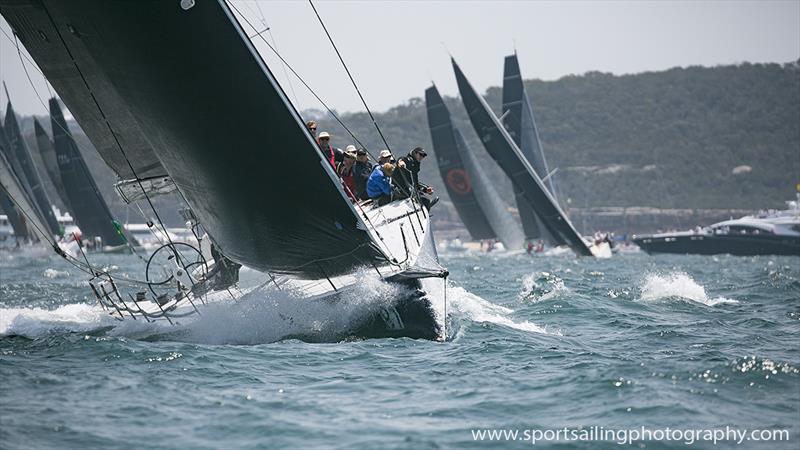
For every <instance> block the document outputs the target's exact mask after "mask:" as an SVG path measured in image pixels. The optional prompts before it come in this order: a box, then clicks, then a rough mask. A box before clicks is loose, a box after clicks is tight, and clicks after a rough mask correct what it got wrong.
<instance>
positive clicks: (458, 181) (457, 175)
mask: <svg viewBox="0 0 800 450" xmlns="http://www.w3.org/2000/svg"><path fill="white" fill-rule="evenodd" d="M447 185H448V186H450V189H452V190H453V191H454V192H455V193H456V194H461V195H464V194H468V193H469V192H470V191H472V181H471V180H470V179H469V175H468V174H467V172H466V171H465V170H464V169H450V170H449V171H447Z"/></svg>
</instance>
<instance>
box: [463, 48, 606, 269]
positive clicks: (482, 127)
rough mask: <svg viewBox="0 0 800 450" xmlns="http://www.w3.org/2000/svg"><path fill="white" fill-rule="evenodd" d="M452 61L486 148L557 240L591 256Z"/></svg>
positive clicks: (509, 138) (483, 102)
mask: <svg viewBox="0 0 800 450" xmlns="http://www.w3.org/2000/svg"><path fill="white" fill-rule="evenodd" d="M452 64H453V70H454V71H455V75H456V82H457V83H458V90H459V92H460V93H461V98H462V100H463V102H464V107H465V108H466V110H467V114H468V115H469V118H470V121H471V122H472V126H473V127H474V128H475V131H476V132H477V134H478V136H479V137H480V139H481V141H482V142H483V145H484V146H485V147H486V150H487V151H488V152H489V154H490V155H491V156H492V158H493V159H494V160H495V161H497V163H498V165H500V168H502V169H503V171H504V172H505V173H506V175H508V176H509V178H511V181H512V183H513V185H514V188H515V189H519V192H518V194H519V195H520V196H521V197H522V198H523V199H524V200H525V201H526V202H527V203H528V204H529V205H530V206H531V207H532V208H533V209H534V211H535V212H536V214H537V215H538V216H539V218H540V219H541V221H542V224H543V225H544V226H545V228H546V229H547V231H548V232H549V233H550V234H551V235H552V236H553V238H554V239H555V240H556V243H558V244H562V243H563V244H566V245H569V246H570V247H571V248H572V250H573V251H574V252H575V253H577V254H579V255H585V256H592V252H591V251H590V250H589V247H588V246H587V245H586V243H585V242H584V241H583V239H581V237H580V235H579V234H578V232H577V231H576V230H575V228H574V227H573V226H572V223H571V222H570V221H569V219H568V218H567V217H566V215H564V213H563V212H562V211H561V208H559V207H558V204H556V201H555V200H554V199H553V197H552V196H551V195H550V193H549V192H547V189H546V188H545V187H544V184H543V183H542V181H541V179H539V176H538V175H537V174H536V171H534V169H533V167H531V165H530V163H529V162H528V161H527V160H526V158H525V156H524V155H523V154H522V151H521V150H520V149H519V147H517V145H516V144H515V143H514V140H513V139H512V138H511V136H509V134H508V132H507V131H506V129H505V128H504V127H503V126H502V124H501V123H500V121H499V120H498V118H497V117H496V116H495V115H494V113H493V112H492V110H491V108H490V107H489V105H488V104H486V101H485V100H484V99H483V98H482V97H481V96H480V95H478V93H477V92H476V91H475V89H474V88H473V87H472V86H471V85H470V84H469V81H467V78H466V77H465V76H464V73H463V72H462V71H461V68H459V67H458V64H456V61H455V59H453V60H452Z"/></svg>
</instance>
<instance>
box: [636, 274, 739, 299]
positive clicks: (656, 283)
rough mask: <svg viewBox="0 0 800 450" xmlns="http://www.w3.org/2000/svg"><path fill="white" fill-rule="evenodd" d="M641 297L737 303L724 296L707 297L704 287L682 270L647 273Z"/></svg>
mask: <svg viewBox="0 0 800 450" xmlns="http://www.w3.org/2000/svg"><path fill="white" fill-rule="evenodd" d="M641 291H642V295H641V299H642V300H645V301H656V300H664V299H670V298H681V299H685V300H690V301H693V302H696V303H702V304H704V305H706V306H715V305H720V304H725V303H739V302H738V301H737V300H732V299H728V298H725V297H717V298H713V299H711V298H708V294H706V289H705V288H704V287H703V286H701V285H700V284H698V283H697V282H696V281H695V280H694V279H693V278H692V277H691V276H689V275H688V274H686V273H684V272H672V273H669V274H666V275H661V274H649V275H647V276H646V277H645V280H644V284H643V285H642V289H641Z"/></svg>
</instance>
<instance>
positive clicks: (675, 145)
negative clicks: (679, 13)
mask: <svg viewBox="0 0 800 450" xmlns="http://www.w3.org/2000/svg"><path fill="white" fill-rule="evenodd" d="M523 69H524V68H523ZM467 75H468V76H469V73H467ZM501 77H502V68H501V64H500V62H498V77H497V78H498V80H500V79H501ZM526 87H527V90H528V93H529V95H530V96H531V101H532V104H533V107H534V111H535V114H536V119H537V123H538V126H539V133H540V136H541V139H542V142H543V146H544V148H545V151H546V154H547V158H548V161H549V162H550V166H551V167H558V168H559V172H558V175H557V180H558V184H559V186H560V187H559V190H560V191H561V192H560V193H559V196H560V198H561V200H562V202H564V201H568V203H569V205H571V206H572V207H596V206H622V207H625V206H648V207H656V208H745V209H754V208H755V209H757V208H763V207H767V206H771V207H779V206H781V205H782V202H783V201H784V200H786V199H789V198H791V197H792V196H793V195H794V186H795V184H796V183H797V182H798V181H800V61H798V62H794V63H789V64H784V65H780V64H748V63H745V64H741V65H736V66H720V67H712V68H706V67H689V68H675V69H670V70H667V71H662V72H647V73H641V74H635V75H624V76H615V75H611V74H605V73H599V72H590V73H587V74H584V75H581V76H567V77H564V78H561V79H559V80H557V81H541V80H527V81H526ZM478 89H480V87H478ZM501 95H502V89H501V88H500V87H490V88H489V89H488V90H487V91H486V95H485V97H486V99H487V100H488V102H489V104H490V105H492V107H493V108H494V109H495V111H496V112H498V115H499V111H500V104H501ZM445 101H446V102H447V104H448V107H449V108H450V111H451V113H452V114H453V115H454V119H455V122H456V125H457V126H458V127H459V128H460V129H461V130H462V131H464V132H465V134H466V136H467V137H468V139H469V141H470V143H471V145H472V146H473V149H479V150H480V151H479V156H480V157H481V158H482V159H484V160H485V163H486V164H487V165H488V166H490V167H492V170H496V167H494V164H493V163H492V162H491V161H490V160H489V159H488V155H486V154H485V152H484V151H483V149H482V146H481V145H480V143H479V142H478V139H477V137H476V136H475V133H474V131H473V130H472V126H471V125H470V124H469V121H468V120H467V117H466V112H465V111H464V108H463V105H462V104H461V102H460V99H454V98H446V99H445ZM342 118H343V121H344V122H345V123H346V124H348V126H349V127H350V128H351V129H352V130H353V131H354V132H355V134H356V135H357V136H358V137H359V139H361V140H362V141H363V142H364V143H365V144H366V145H367V146H368V147H371V148H373V149H380V148H382V147H383V145H382V144H381V143H380V140H379V138H378V136H377V133H375V132H374V129H371V128H370V127H371V126H372V125H371V123H370V122H369V120H368V117H367V116H366V114H344V115H343V117H342ZM376 118H377V120H378V123H379V124H381V126H382V129H383V131H384V134H385V135H386V136H387V140H388V141H389V143H390V144H391V145H392V147H393V149H394V150H395V153H400V152H401V151H402V152H405V151H407V150H408V149H410V148H412V147H414V146H416V145H422V146H424V147H426V148H429V149H430V148H431V144H430V134H429V132H428V128H427V121H426V120H427V119H426V114H425V105H424V102H423V101H422V100H421V99H420V98H414V99H411V100H409V101H408V102H407V103H406V104H404V105H400V106H397V107H395V108H392V109H391V110H389V111H387V112H385V113H382V114H378V115H377V116H376ZM326 128H328V129H332V130H334V131H335V133H336V136H334V137H335V140H334V143H335V144H337V145H339V146H341V147H344V146H345V145H346V144H347V143H349V141H348V137H347V136H346V135H345V134H344V133H343V130H342V129H341V128H339V127H337V126H336V124H335V122H333V121H331V120H330V119H325V120H322V121H321V126H320V130H322V129H326ZM429 161H430V160H429ZM738 166H749V167H750V171H747V169H746V168H744V169H740V171H742V170H743V171H744V172H745V173H740V174H738V175H734V174H733V172H732V171H733V169H734V168H736V167H738ZM434 169H435V168H434V167H433V165H432V164H426V167H425V168H424V170H425V174H424V175H425V178H426V179H428V180H431V181H433V183H434V185H435V186H439V187H440V188H441V187H442V183H441V180H440V179H439V175H438V173H437V172H436V171H435V170H434ZM501 187H502V188H504V189H509V186H508V184H507V183H502V184H501ZM439 191H440V192H443V189H439ZM506 195H509V191H506Z"/></svg>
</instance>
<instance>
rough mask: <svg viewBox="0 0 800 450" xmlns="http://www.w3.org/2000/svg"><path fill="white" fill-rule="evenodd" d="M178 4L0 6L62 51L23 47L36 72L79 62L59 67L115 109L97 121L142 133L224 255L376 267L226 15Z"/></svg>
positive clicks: (101, 0) (303, 272) (280, 263)
mask: <svg viewBox="0 0 800 450" xmlns="http://www.w3.org/2000/svg"><path fill="white" fill-rule="evenodd" d="M186 6H188V8H187V9H184V8H182V7H181V6H180V4H179V3H178V2H165V1H161V0H136V1H133V0H131V1H115V2H108V1H105V0H77V1H71V2H61V1H55V0H53V1H50V0H45V1H42V2H38V1H37V2H34V1H28V2H21V1H19V0H0V12H1V13H2V14H3V15H4V16H5V17H6V18H7V19H8V20H9V22H11V23H12V25H14V26H15V27H17V28H18V30H17V31H18V32H19V33H20V34H21V35H23V36H25V37H24V38H23V43H24V44H25V45H26V47H27V46H28V44H29V43H30V44H31V45H33V46H34V47H41V46H42V44H41V41H42V38H41V37H40V32H41V33H44V34H45V35H46V36H47V38H48V39H49V40H50V41H53V42H58V41H60V42H61V43H62V47H63V46H66V49H64V48H62V49H61V50H59V51H53V52H45V51H40V50H37V48H34V49H29V51H30V53H31V54H32V55H33V56H34V59H36V60H37V63H38V64H39V65H40V66H42V67H52V66H54V65H55V66H56V67H58V66H59V65H61V64H63V60H62V57H63V54H65V53H66V54H72V55H76V57H75V58H74V60H75V63H74V64H69V65H66V66H61V67H62V71H66V72H69V73H71V74H77V70H78V69H80V72H81V73H82V74H83V78H84V82H85V84H86V85H87V86H88V87H89V88H90V90H91V92H92V94H93V95H95V96H96V97H100V98H105V99H109V98H114V99H115V100H116V101H117V102H118V104H115V103H114V102H108V101H100V102H99V105H100V107H101V109H102V112H103V113H104V114H105V115H106V116H108V114H109V113H112V112H113V111H114V110H117V109H119V108H122V109H124V110H126V111H127V112H129V113H130V116H131V117H132V118H133V121H132V124H135V125H136V126H137V128H138V130H139V132H138V133H137V136H142V137H146V140H147V141H148V142H149V143H150V147H151V148H153V149H154V150H155V153H156V154H157V155H158V159H159V160H160V161H161V163H162V164H163V167H164V168H165V169H166V171H167V173H168V174H169V175H170V177H171V178H172V180H173V181H174V183H175V185H176V186H177V187H178V189H179V190H180V192H181V193H182V194H183V196H184V197H185V198H186V201H187V202H188V203H189V206H190V207H191V208H192V210H193V211H194V213H195V215H196V216H197V217H198V218H199V220H200V222H201V224H202V225H203V227H204V228H205V230H206V231H207V232H208V233H209V235H210V236H211V238H212V240H213V241H214V243H215V244H216V246H217V247H218V248H219V249H220V250H221V251H222V252H223V253H224V254H225V255H226V256H227V257H229V258H230V259H232V260H234V261H236V262H239V263H242V264H246V265H248V266H251V267H254V268H256V269H261V270H268V271H273V272H279V273H290V274H295V275H297V276H304V277H309V278H311V277H313V278H317V277H320V276H325V275H335V274H340V273H346V272H349V271H351V270H352V268H353V267H355V266H359V265H366V264H370V263H371V262H372V261H374V260H376V259H385V256H384V255H383V254H382V253H381V252H380V251H379V250H378V248H377V246H376V245H375V244H374V243H373V241H372V240H371V238H370V237H369V235H368V234H367V232H366V231H364V229H365V228H366V227H365V225H364V223H363V222H362V221H361V220H360V219H359V218H358V216H357V214H356V211H355V209H354V207H353V205H352V204H351V203H350V202H349V200H348V199H347V197H346V195H345V194H344V191H343V189H342V188H341V186H339V181H338V179H337V178H336V176H335V174H334V172H333V170H332V168H331V167H330V165H329V164H328V163H327V162H326V161H325V159H324V157H323V155H322V152H321V151H320V150H319V148H318V147H317V146H316V144H315V142H314V140H313V139H312V137H311V135H310V134H309V133H308V131H307V130H306V129H305V126H304V124H303V121H302V119H301V118H300V116H299V114H297V112H296V111H295V110H294V108H293V107H292V106H291V104H290V102H289V100H288V98H287V97H286V95H285V93H284V92H283V91H282V90H281V88H280V86H279V85H278V83H277V82H276V80H275V77H274V76H273V74H272V73H271V72H270V70H269V69H268V68H267V67H266V65H265V64H264V62H263V61H262V60H261V58H260V57H259V56H258V54H257V52H256V50H255V48H254V47H253V45H252V43H251V42H250V41H249V39H247V35H246V34H245V33H244V30H242V28H241V27H240V25H239V24H238V22H236V19H235V18H234V16H233V14H232V13H231V11H230V10H229V9H228V6H227V5H226V4H225V3H224V2H223V1H219V2H212V1H203V2H196V3H194V4H191V3H189V2H187V3H186ZM42 12H45V14H44V16H45V17H49V18H52V22H49V25H48V23H47V22H45V23H44V24H42V25H41V26H42V27H43V28H44V29H40V28H38V26H39V24H38V22H32V21H33V18H34V16H36V17H39V16H40V15H41V14H40V13H42ZM29 16H30V17H29ZM19 28H24V30H20V29H19ZM37 40H38V41H37ZM34 41H36V42H34ZM49 58H55V60H52V61H51V60H49ZM56 72H58V71H56ZM45 73H46V74H47V73H48V70H45ZM50 73H51V74H52V72H50ZM53 84H54V87H55V88H56V90H57V91H58V92H59V95H60V96H61V97H62V98H63V99H64V102H65V104H66V105H67V106H68V107H69V108H70V110H71V111H72V113H73V114H74V115H75V117H76V118H77V119H78V122H79V123H81V125H82V126H83V125H84V124H83V121H82V119H81V114H79V113H78V112H77V111H76V110H74V109H73V104H76V103H81V102H82V100H81V98H82V97H84V96H86V95H87V92H86V89H83V90H78V89H74V88H73V89H64V86H59V85H58V84H57V83H56V82H55V81H54V82H53ZM76 84H78V83H76ZM89 125H94V122H92V120H91V118H90V122H89ZM112 128H113V129H115V131H116V129H117V128H118V127H116V126H114V125H113V122H112ZM84 129H86V128H85V127H84ZM87 134H89V137H90V139H91V138H92V135H91V133H89V131H88V130H87ZM99 144H102V142H100V143H98V142H95V145H96V146H97V147H98V148H102V147H103V146H102V145H99ZM122 148H123V149H125V151H126V152H127V151H128V149H129V148H131V147H130V146H129V145H127V144H126V143H122ZM138 175H139V176H140V177H141V176H142V174H138Z"/></svg>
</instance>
